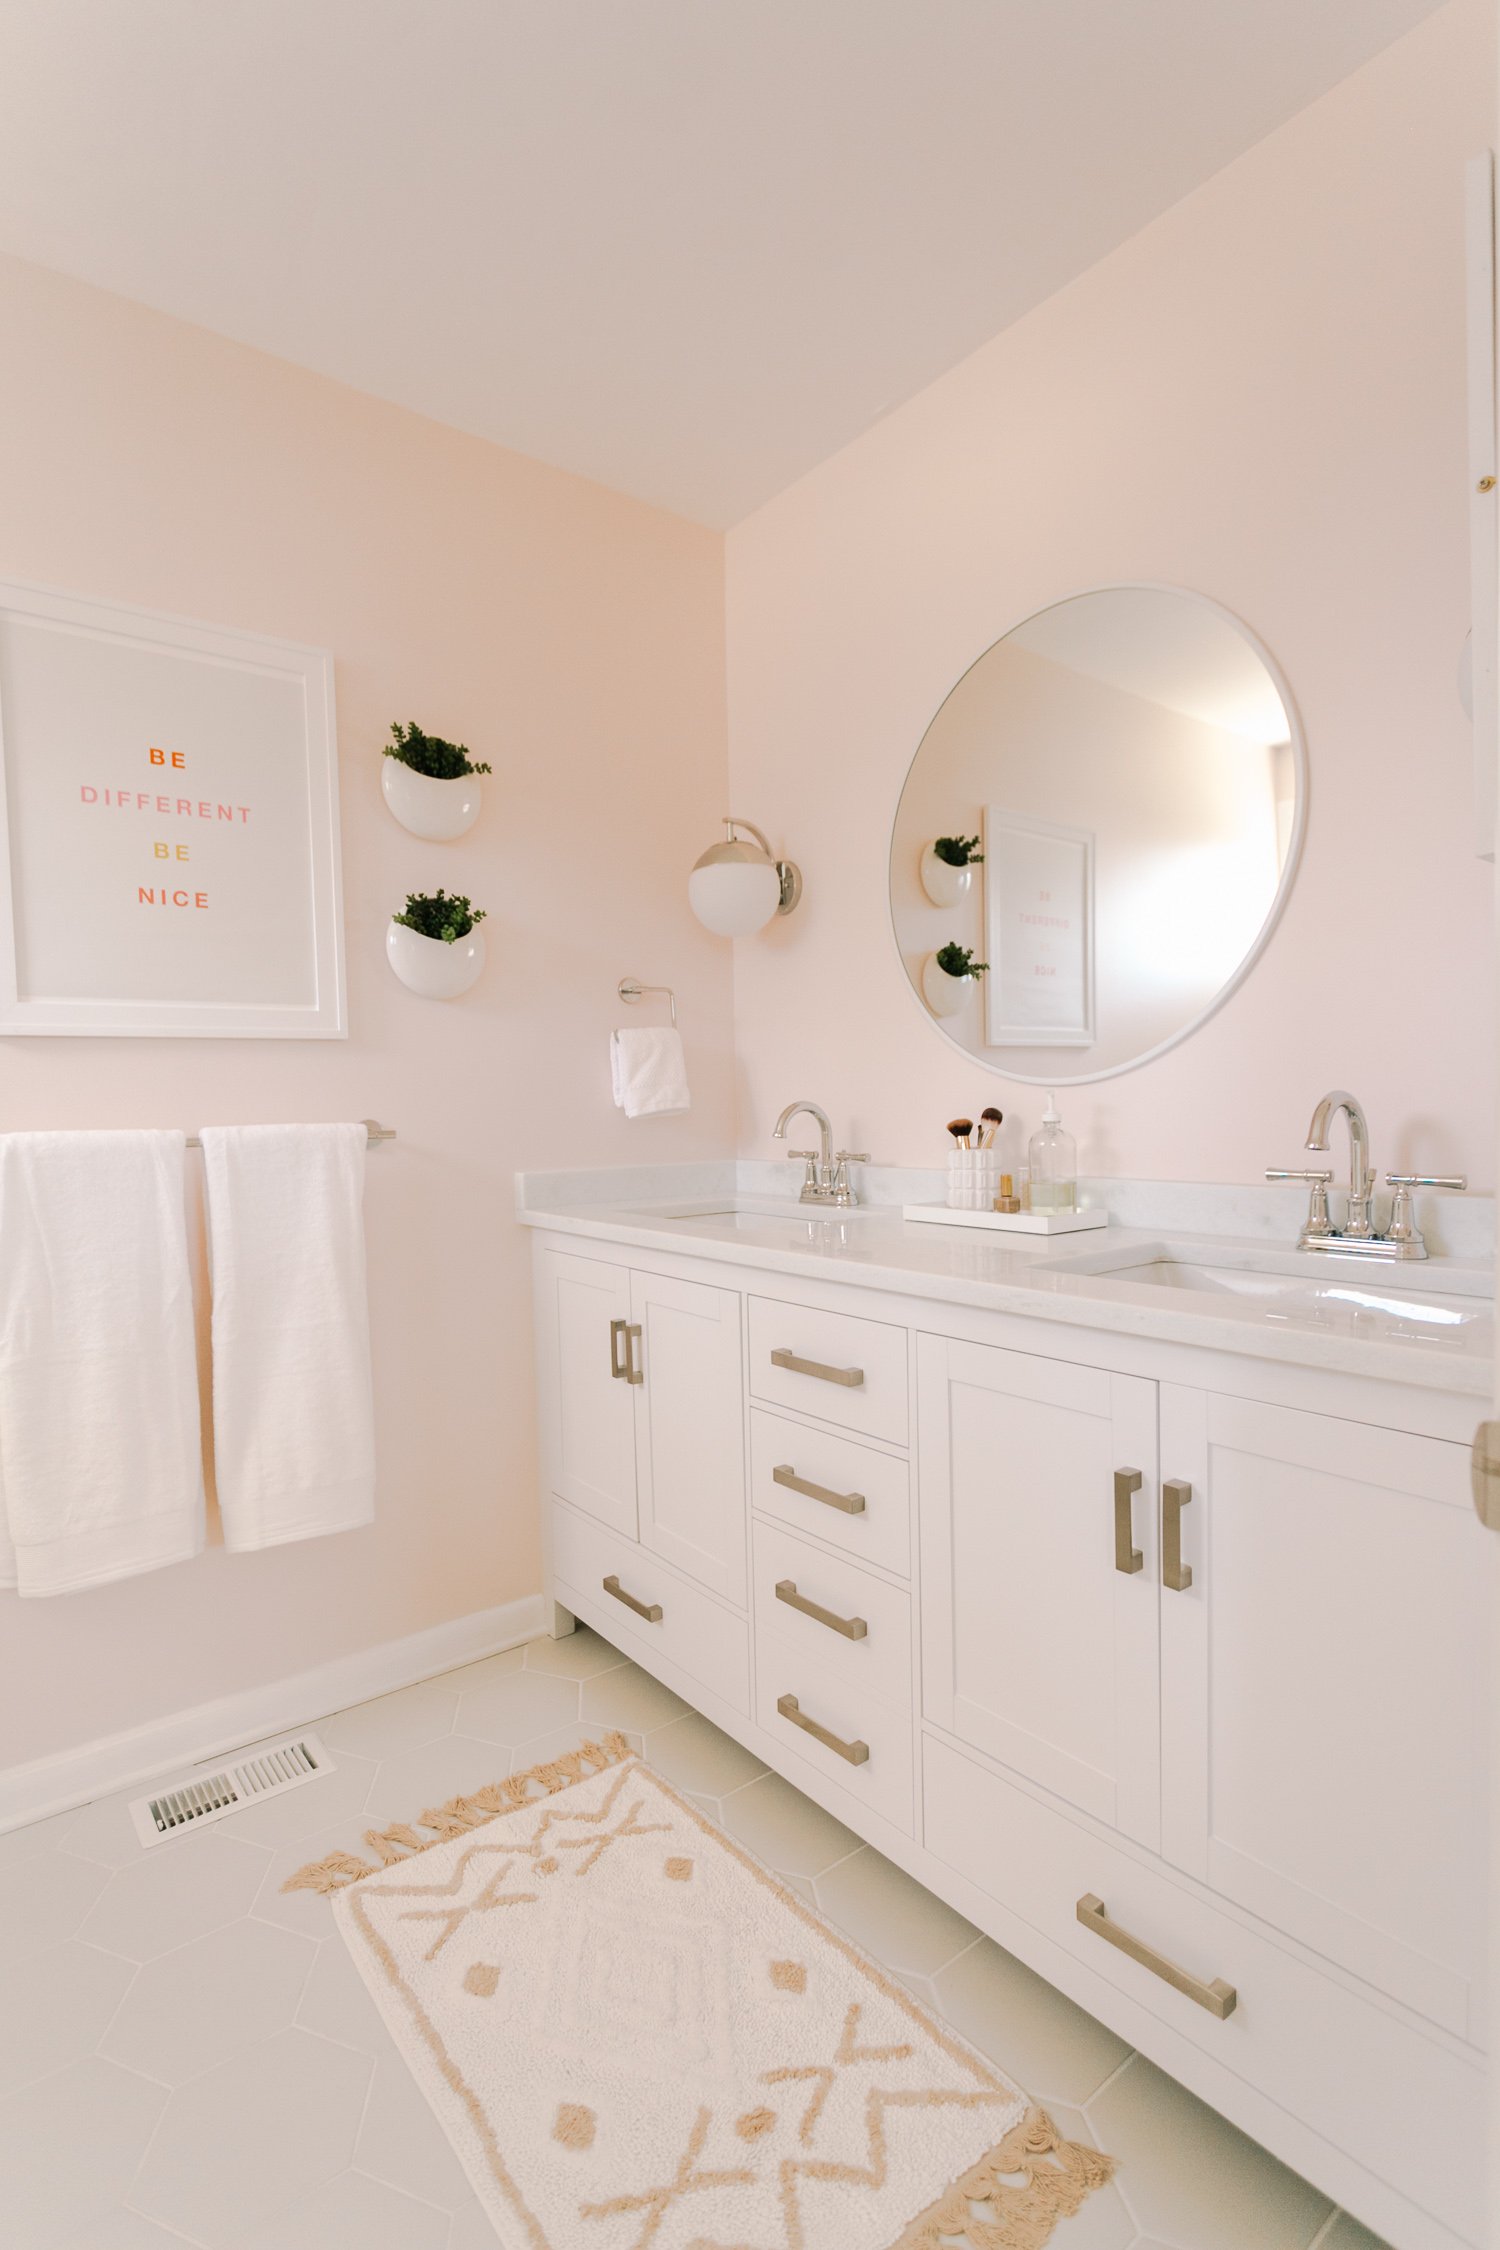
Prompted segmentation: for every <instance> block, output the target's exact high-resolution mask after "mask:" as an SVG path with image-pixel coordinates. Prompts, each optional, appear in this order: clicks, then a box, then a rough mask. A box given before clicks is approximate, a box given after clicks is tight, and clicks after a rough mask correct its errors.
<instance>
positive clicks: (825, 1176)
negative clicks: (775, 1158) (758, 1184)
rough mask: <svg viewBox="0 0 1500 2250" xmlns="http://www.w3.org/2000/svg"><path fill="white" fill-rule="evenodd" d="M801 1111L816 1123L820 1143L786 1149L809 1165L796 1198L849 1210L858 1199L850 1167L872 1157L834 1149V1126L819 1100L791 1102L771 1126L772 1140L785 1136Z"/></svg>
mask: <svg viewBox="0 0 1500 2250" xmlns="http://www.w3.org/2000/svg"><path fill="white" fill-rule="evenodd" d="M799 1113H805V1114H806V1115H807V1116H808V1117H810V1118H812V1119H813V1121H814V1122H815V1124H816V1125H817V1128H818V1145H817V1148H816V1149H810V1148H793V1149H788V1151H787V1154H788V1155H789V1156H796V1157H800V1158H801V1159H802V1161H803V1163H804V1164H805V1165H806V1166H807V1170H806V1171H805V1172H804V1173H803V1175H802V1193H801V1195H800V1196H799V1197H798V1198H797V1200H798V1202H799V1203H823V1204H832V1205H833V1207H834V1208H835V1209H836V1210H840V1211H847V1210H848V1209H849V1207H850V1205H851V1204H853V1203H857V1202H858V1201H859V1198H858V1196H857V1195H856V1194H855V1192H854V1189H853V1187H852V1186H851V1185H850V1181H849V1167H850V1165H851V1164H868V1163H869V1161H870V1159H869V1157H868V1156H866V1155H864V1154H863V1153H862V1152H861V1151H859V1150H857V1149H848V1148H841V1149H835V1147H834V1145H833V1127H832V1126H831V1125H830V1124H829V1122H828V1115H827V1112H826V1111H825V1110H821V1109H819V1107H818V1105H817V1103H816V1102H788V1103H787V1105H786V1108H785V1109H784V1110H783V1111H782V1113H781V1115H780V1116H779V1117H778V1118H777V1120H776V1123H775V1125H774V1126H773V1127H772V1128H771V1138H772V1140H773V1141H784V1140H785V1139H786V1129H787V1127H788V1125H789V1124H790V1123H791V1121H792V1119H793V1118H794V1117H796V1116H797V1115H798V1114H799Z"/></svg>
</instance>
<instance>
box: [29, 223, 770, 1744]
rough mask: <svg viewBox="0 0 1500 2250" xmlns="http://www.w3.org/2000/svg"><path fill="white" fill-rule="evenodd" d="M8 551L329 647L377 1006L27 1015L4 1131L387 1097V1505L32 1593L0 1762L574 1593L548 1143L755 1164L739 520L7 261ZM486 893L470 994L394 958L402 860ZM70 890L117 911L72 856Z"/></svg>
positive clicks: (47, 574)
mask: <svg viewBox="0 0 1500 2250" xmlns="http://www.w3.org/2000/svg"><path fill="white" fill-rule="evenodd" d="M0 334H3V336H4V338H5V348H4V351H3V352H0V493H3V495H4V499H3V504H0V576H4V577H11V578H20V579H27V580H32V581H36V582H40V583H42V584H45V585H49V586H53V587H61V588H66V589H68V590H71V591H75V592H78V593H82V594H94V595H102V596H107V597H110V598H113V599H116V600H120V601H125V602H132V603H139V604H142V605H144V606H147V607H154V608H160V609H166V610H171V611H176V612H179V613H181V614H183V615H186V616H189V617H195V618H203V619H208V620H211V621H214V622H218V623H224V624H229V625H234V626H240V627H243V628H245V629H247V630H249V631H252V632H260V633H269V634H280V635H284V636H286V637H288V638H290V639H293V640H298V641H306V642H312V643H315V644H317V645H320V646H324V647H328V648H331V649H332V650H333V651H334V654H335V657H336V659H337V695H338V719H339V749H340V787H341V790H342V797H343V836H344V887H345V900H346V919H347V932H348V956H349V1003H350V1019H351V1025H352V1036H351V1037H350V1039H349V1040H348V1041H347V1043H338V1042H327V1043H325V1042H315V1043H307V1044H299V1043H296V1042H281V1043H278V1042H276V1041H263V1040H253V1039H251V1040H243V1041H230V1040H170V1039H157V1040H117V1039H95V1040H85V1039H30V1040H28V1039H10V1040H6V1041H4V1042H3V1043H0V1127H4V1128H12V1129H14V1128H22V1127H29V1126H83V1125H126V1124H173V1125H183V1126H186V1127H189V1128H191V1127H192V1126H193V1125H195V1124H197V1123H198V1122H199V1121H200V1120H202V1119H213V1120H217V1121H227V1120H240V1121H251V1120H255V1119H278V1118H309V1119H316V1118H340V1117H362V1116H378V1117H380V1118H383V1119H384V1120H385V1121H386V1122H387V1123H388V1124H391V1125H394V1126H395V1127H396V1128H397V1130H398V1132H399V1134H400V1139H399V1140H398V1141H397V1142H396V1143H395V1144H394V1145H393V1146H390V1147H387V1148H385V1149H382V1150H381V1151H380V1152H379V1153H378V1154H377V1155H376V1156H374V1157H372V1159H371V1163H370V1169H369V1187H368V1195H367V1203H366V1210H367V1223H368V1235H369V1245H370V1287H371V1302H372V1312H373V1323H374V1340H375V1372H376V1387H377V1395H378V1399H379V1447H380V1461H381V1479H380V1498H379V1510H378V1518H377V1522H376V1524H375V1526H374V1528H373V1529H372V1530H370V1531H367V1532H359V1533H355V1534H351V1535H349V1536H346V1537H342V1538H335V1539H324V1540H316V1541H311V1542H305V1543H302V1544H300V1545H296V1546H290V1547H283V1548H278V1549H274V1550H271V1551H269V1552H267V1553H264V1554H258V1555H242V1556H234V1557H230V1556H228V1555H226V1554H225V1553H224V1552H223V1550H222V1548H217V1547H216V1548H212V1549H210V1551H209V1552H208V1553H206V1554H205V1555H204V1556H203V1557H201V1558H200V1559H199V1560H198V1561H196V1562H193V1563H190V1564H185V1565H182V1566H181V1567H179V1568H177V1569H174V1570H166V1571H161V1572H158V1573H156V1574H155V1575H153V1576H149V1577H143V1578H138V1579H133V1580H130V1581H128V1582H125V1583H123V1584H121V1585H118V1586H112V1587H105V1588H101V1589H98V1590H97V1591H95V1592H91V1593H87V1594H81V1595H75V1596H71V1597H69V1598H67V1599H65V1600H56V1601H28V1602H23V1601H20V1600H18V1599H17V1597H16V1596H15V1595H0V1765H3V1764H9V1763H11V1762H14V1761H21V1760H26V1759H30V1758H35V1757H39V1756H41V1755H43V1754H45V1753H46V1752H48V1751H49V1750H52V1749H54V1748H56V1747H59V1746H62V1745H66V1744H72V1743H75V1742H79V1741H84V1740H88V1739H90V1738H92V1737H94V1736H97V1735H101V1734H107V1733H112V1732H114V1731H116V1730H118V1729H121V1728H124V1727H128V1726H130V1725H132V1724H134V1723H136V1722H138V1721H140V1720H143V1719H146V1718H149V1717H151V1716H154V1715H156V1714H158V1713H163V1712H168V1711H174V1710H177V1709H180V1708H182V1707H185V1706H187V1705H189V1704H193V1703H197V1702H199V1701H201V1700H205V1699H210V1698H213V1697H215V1696H219V1695H225V1694H229V1693H232V1692H233V1691H235V1690H236V1689H239V1688H242V1687H245V1686H247V1685H251V1684H257V1683H261V1682H265V1681H271V1680H276V1679H279V1678H281V1677H283V1676H285V1675H287V1674H289V1673H293V1672H297V1671H300V1670H303V1669H305V1668H307V1667H309V1666H312V1665H315V1664H318V1663H321V1662H323V1661H324V1660H326V1659H328V1658H331V1657H335V1656H339V1655H342V1654H345V1653H347V1652H349V1651H352V1650H356V1649H360V1648H364V1647H367V1646H372V1645H374V1644H376V1643H378V1642H380V1641H384V1640H387V1639H390V1638H393V1637H395V1636H398V1635H401V1634H404V1633H409V1632H413V1631H416V1630H418V1629H419V1628H421V1627H423V1626H427V1625H430V1624H434V1623H436V1622H438V1621H440V1620H442V1619H446V1618H450V1617H455V1616H460V1615H463V1614H466V1613H468V1612H470V1611H473V1610H477V1609H481V1608H484V1607H487V1606H489V1605H490V1604H493V1603H498V1602H504V1601H507V1600H509V1599H511V1598H513V1597H515V1596H518V1595H523V1594H528V1593H532V1592H534V1591H535V1589H536V1588H537V1586H538V1585H539V1584H540V1562H539V1555H538V1547H537V1520H536V1505H535V1499H534V1493H533V1484H532V1444H533V1416H532V1405H531V1346H530V1316H529V1282H528V1269H527V1239H526V1238H525V1237H524V1235H523V1233H522V1231H521V1230H519V1229H518V1228H517V1227H516V1226H515V1224H514V1221H513V1219H512V1216H511V1211H512V1203H513V1189H512V1174H513V1173H514V1172H515V1170H516V1169H517V1168H525V1167H528V1166H529V1167H545V1166H551V1165H570V1164H604V1163H616V1164H618V1163H644V1162H651V1161H654V1160H656V1159H658V1158H660V1159H674V1158H690V1157H696V1156H702V1155H722V1154H724V1153H725V1152H726V1150H727V1149H728V1148H729V1146H730V1143H731V1131H732V1094H733V1066H732V1059H731V1051H730V977H729V956H728V948H727V947H725V946H723V945H721V944H719V943H717V942H716V941H714V940H712V939H710V938H708V937H707V936H706V935H705V933H704V932H703V931H702V930H700V929H699V927H698V925H697V923H696V922H695V921H694V920H693V919H692V916H691V915H690V914H689V912H688V908H687V903H686V883H685V878H686V871H687V869H688V868H689V867H690V866H691V865H692V862H693V860H694V858H695V857H696V856H697V854H698V853H699V852H700V851H701V850H702V849H703V847H704V845H705V843H707V842H708V841H709V840H710V839H711V837H712V836H713V835H714V834H715V832H716V829H717V823H718V819H719V815H720V814H721V813H722V811H723V809H724V805H723V789H724V710H723V576H722V560H723V544H722V540H721V538H720V536H719V535H718V534H717V533H713V532H709V531H704V530H701V529H699V528H697V527H695V526H693V525H691V524H688V523H685V522H683V521H681V520H680V519H678V518H676V517H673V516H669V515H666V514H664V513H662V512H660V511H657V510H653V509H651V508H649V507H645V506H643V505H641V504H640V503H639V502H637V501H633V500H627V499H623V498H620V497H618V496H617V495H615V494H613V493H611V492H607V491H605V490H604V489H602V488H601V487H600V486H598V485H593V484H589V483H586V482H584V481H583V480H581V479H579V478H576V477H570V476H566V475H563V474H561V473H559V472H558V471H556V470H552V469H548V468H543V467H540V466H539V465H537V464H536V463H535V462H532V461H528V460H525V459H523V458H521V457H520V456H518V455H515V454H510V453H506V452H503V451H501V450H500V449H499V448H497V447H495V446H491V445H486V444H484V443H483V442H481V441H479V440H476V439H472V438H468V437H463V436H460V435H458V434H457V433H456V432H454V431H452V430H448V429H445V428H443V427H441V426H440V425H438V424H436V423H433V422H428V421H425V420H423V419H422V418H420V417H419V416H417V415H415V414H410V413H406V412H403V411H402V410H400V409H398V408H395V407H391V406H386V405H382V404H379V403H377V402H376V401H374V400H372V399H370V398H367V397H364V396H362V395H361V394H359V393H358V392H355V391H352V390H347V389H344V388H342V387H341V386H339V385H338V384H335V383H331V382H328V381H325V380H323V379H322V378H321V377H318V376H314V375H310V374H307V373H304V372H303V371H301V370H299V369H297V368H294V367H291V366H288V365H286V364H284V363H283V362H280V361H277V360H274V359H270V358H267V357H265V356H263V355H261V354H258V353H256V352H253V351H248V350H245V349H243V348H241V347H239V346H237V345H234V344H230V343H226V342H223V341H221V340H219V339H217V338H215V337H212V336H210V335H208V334H206V333H205V332H203V331H201V330H198V329H194V328H191V327H187V326H184V325H182V324H181V323H178V322H175V321H172V320H169V319H166V318H163V317H162V316H161V315H159V314H156V313H153V312H149V311H147V310H145V309H143V308H142V307H140V306H137V305H133V304H130V303H127V302H125V301H124V300H123V299H120V298H116V297H111V296H107V295H105V294H103V293H101V292H99V291H96V290H92V289H89V288H86V287H83V286H81V285H79V284H76V283H73V282H70V281H66V280H63V279H62V278H60V277H58V276H56V275H54V274H50V273H45V272H42V271H40V270H38V269H36V268H34V267H27V266H24V265H21V264H18V263H15V262H14V261H0ZM405 718H416V719H418V720H420V721H421V722H422V723H423V724H424V725H425V726H427V727H428V728H430V729H431V730H433V731H435V732H438V733H442V734H447V735H450V736H455V737H457V738H458V739H460V740H463V741H466V742H468V743H469V744H470V746H471V747H472V749H473V750H474V753H475V755H476V756H481V757H488V758H489V759H490V760H491V762H492V763H493V765H494V768H495V774H494V778H493V779H492V780H490V781H488V782H487V783H486V784H485V807H484V812H483V815H482V818H481V820H480V823H479V825H478V827H477V828H476V829H475V830H474V831H473V833H472V834H471V835H470V836H469V837H467V838H465V839H464V840H463V841H462V842H461V843H459V844H456V845H434V844H423V843H421V842H419V841H418V840H417V839H416V838H415V837H411V836H408V835H406V833H405V832H404V831H403V830H402V829H400V828H398V827H397V826H396V824H395V822H394V821H393V820H392V819H391V818H390V816H389V815H388V814H387V813H386V811H385V809H384V806H383V804H382V800H381V796H380V755H379V752H380V744H381V741H382V738H383V737H384V735H385V732H386V729H387V728H388V727H389V725H390V723H391V721H392V720H393V719H405ZM440 883H441V884H443V885H444V886H445V887H446V888H448V889H450V890H451V889H454V888H457V889H460V890H464V891H467V892H469V893H470V894H471V895H472V896H473V898H474V899H475V901H476V903H478V904H480V905H483V906H485V907H487V908H488V909H489V913H490V920H489V922H488V923H487V924H486V930H487V934H488V937H489V947H490V959H489V967H488V969H487V971H486V973H485V976H484V978H483V979H482V981H481V982H480V984H479V985H478V986H477V987H476V988H475V990H474V992H473V993H472V994H470V995H469V996H468V997H467V998H465V999H464V1000H462V1001H460V1002H457V1003H452V1004H448V1005H443V1004H439V1003H433V1002H426V1001H422V1000H419V999H417V998H416V997H415V996H414V995H413V994H410V993H408V992H406V991H405V990H404V989H403V988H402V987H401V986H399V985H398V984H397V983H396V982H395V980H394V979H393V978H392V976H391V975H390V973H389V971H388V970H387V968H386V966H385V961H384V954H383V944H384V930H385V923H386V920H387V917H388V916H389V914H390V912H391V910H392V908H393V906H399V905H400V903H401V900H402V898H403V897H404V895H405V893H406V891H407V890H408V889H418V888H435V887H436V886H437V885H438V884H440ZM58 910H59V911H60V912H73V911H80V910H83V911H86V901H81V900H76V899H71V898H69V896H68V891H67V877H66V870H59V888H58ZM626 974H633V975H636V976H640V977H643V978H645V979H647V980H648V981H653V982H660V983H670V984H673V985H674V986H675V987H676V989H677V993H678V999H679V1005H680V1008H681V1013H682V1021H683V1026H684V1030H685V1033H686V1037H687V1042H688V1052H689V1062H690V1067H691V1070H692V1074H693V1087H694V1107H693V1109H692V1111H691V1113H690V1114H689V1115H688V1116H686V1117H681V1118H669V1119H654V1120H649V1121H642V1122H640V1123H637V1124H634V1125H630V1124H627V1123H626V1122H625V1120H624V1119H623V1118H622V1117H621V1116H620V1115H619V1114H618V1113H617V1112H616V1111H615V1110H614V1109H613V1108H612V1107H611V1106H610V1100H609V1071H608V1057H607V1048H606V1040H607V1035H608V1032H609V1028H610V1026H611V1024H612V1023H614V1022H615V1021H617V1020H619V1018H620V1016H621V1013H622V1011H621V1008H620V1003H619V1002H618V1000H617V999H616V998H615V994H614V987H615V985H616V983H617V982H618V980H619V978H620V977H621V976H623V975H626Z"/></svg>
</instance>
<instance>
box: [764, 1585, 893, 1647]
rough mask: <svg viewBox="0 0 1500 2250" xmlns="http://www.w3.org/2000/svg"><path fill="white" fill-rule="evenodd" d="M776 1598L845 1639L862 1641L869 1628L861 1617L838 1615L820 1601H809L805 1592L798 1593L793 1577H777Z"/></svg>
mask: <svg viewBox="0 0 1500 2250" xmlns="http://www.w3.org/2000/svg"><path fill="white" fill-rule="evenodd" d="M776 1599H777V1600H778V1601H779V1602H785V1603H786V1606H787V1608H788V1609H800V1610H801V1612H802V1614H803V1616H804V1617H811V1618H814V1619H816V1621H817V1623H818V1624H819V1625H826V1626H827V1627H828V1630H829V1631H830V1633H842V1634H843V1636H844V1638H845V1640H846V1641H862V1640H863V1639H864V1637H865V1635H866V1634H867V1633H868V1632H869V1630H870V1628H869V1626H868V1625H867V1624H866V1623H865V1621H864V1619H863V1618H862V1617H840V1616H839V1614H838V1612H837V1611H836V1610H832V1609H824V1607H823V1606H822V1604H821V1602H810V1601H809V1600H808V1598H807V1596H806V1594H799V1593H798V1591H797V1581H796V1580H795V1579H794V1578H778V1579H777V1581H776Z"/></svg>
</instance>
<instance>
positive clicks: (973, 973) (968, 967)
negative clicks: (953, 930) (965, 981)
mask: <svg viewBox="0 0 1500 2250" xmlns="http://www.w3.org/2000/svg"><path fill="white" fill-rule="evenodd" d="M937 965H938V967H939V968H940V969H942V970H943V971H944V972H945V973H946V974H947V975H948V976H950V977H982V976H983V975H984V973H985V971H986V970H987V969H988V967H989V963H988V961H976V960H975V958H974V953H973V949H972V947H970V946H967V945H952V944H949V945H940V946H939V947H938V952H937Z"/></svg>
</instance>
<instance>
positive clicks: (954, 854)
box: [932, 836, 984, 867]
mask: <svg viewBox="0 0 1500 2250" xmlns="http://www.w3.org/2000/svg"><path fill="white" fill-rule="evenodd" d="M978 843H979V838H978V837H977V836H939V837H938V838H937V839H936V841H935V842H934V844H933V847H932V848H933V850H934V852H935V853H936V854H937V856H938V858H939V859H941V860H946V861H947V863H948V865H949V866H950V867H982V866H983V864H984V854H983V852H982V851H979V850H978V849H976V847H977V845H978Z"/></svg>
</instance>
